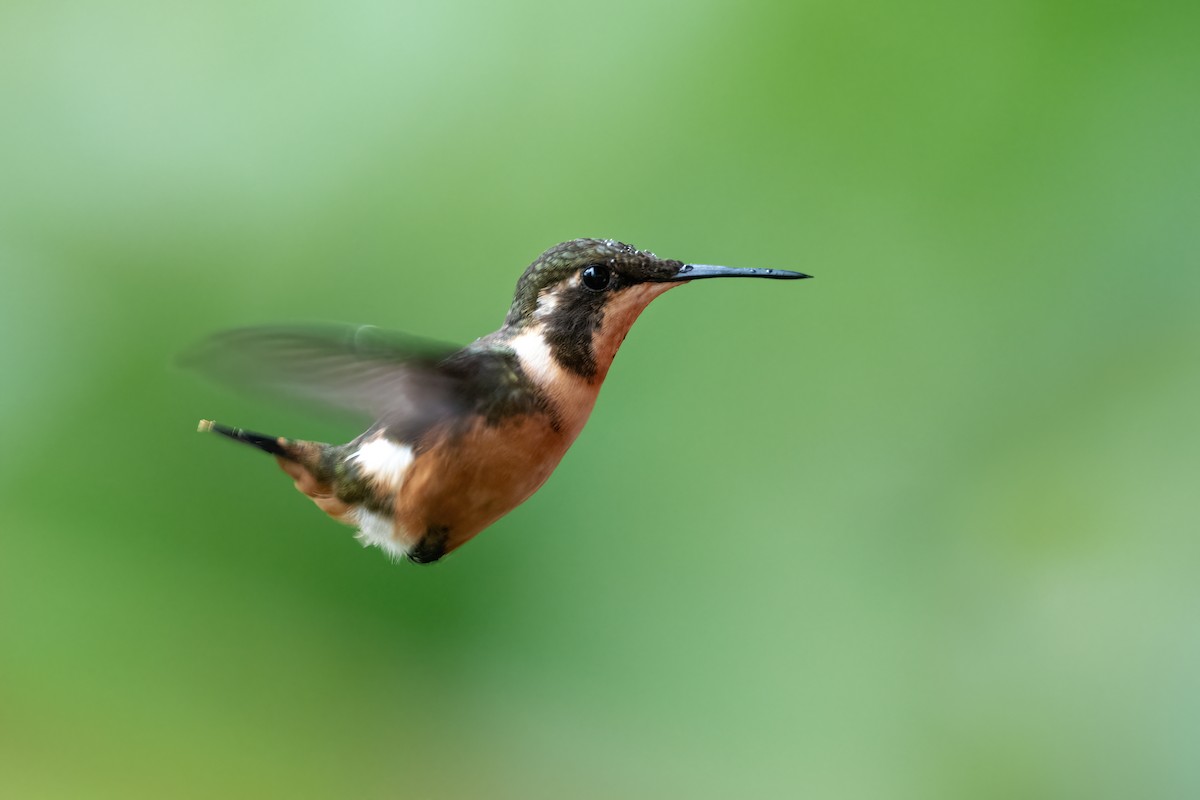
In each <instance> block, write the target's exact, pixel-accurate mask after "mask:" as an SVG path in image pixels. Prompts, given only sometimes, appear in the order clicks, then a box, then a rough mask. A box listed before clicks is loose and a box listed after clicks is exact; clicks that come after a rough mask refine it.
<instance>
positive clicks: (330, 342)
mask: <svg viewBox="0 0 1200 800" xmlns="http://www.w3.org/2000/svg"><path fill="white" fill-rule="evenodd" d="M456 350H457V348H455V347H454V346H453V345H447V344H441V343H438V342H431V341H427V340H424V339H418V338H416V337H410V336H406V335H404V334H401V333H395V332H392V331H385V330H383V329H381V328H376V327H375V326H373V325H358V326H356V325H333V324H330V325H296V326H263V327H253V328H237V329H234V330H230V331H224V332H222V333H218V334H216V335H214V336H212V337H210V338H208V339H206V340H205V341H203V342H201V343H200V344H198V345H196V346H195V347H193V348H191V349H190V350H188V351H187V352H185V353H184V354H183V355H182V356H181V357H180V359H179V361H180V364H181V365H182V366H185V367H188V368H191V369H195V370H197V371H199V372H201V373H202V374H204V375H206V376H207V377H209V378H212V379H213V380H216V381H218V382H220V383H223V384H227V385H230V386H234V387H238V388H242V389H250V390H256V391H259V392H265V393H267V394H270V395H272V396H274V397H277V398H285V399H291V400H297V399H298V400H306V401H310V402H316V403H318V404H320V405H323V406H329V407H333V408H339V409H345V410H349V411H354V412H359V413H362V414H366V415H369V416H370V417H371V418H372V419H373V420H381V421H385V422H387V423H389V424H393V425H397V426H400V427H404V428H408V427H414V426H415V427H421V426H422V425H423V424H428V423H431V422H433V421H434V420H436V419H438V418H441V417H442V416H444V415H446V414H448V413H453V412H454V411H455V410H456V409H457V408H459V407H460V406H461V404H462V399H461V398H460V397H459V394H460V387H459V383H460V379H459V378H457V377H455V376H453V375H450V374H448V373H446V372H445V371H444V370H442V369H441V368H440V367H439V365H440V364H441V363H442V362H443V361H444V360H445V359H446V357H447V356H449V355H451V354H452V353H454V352H455V351H456Z"/></svg>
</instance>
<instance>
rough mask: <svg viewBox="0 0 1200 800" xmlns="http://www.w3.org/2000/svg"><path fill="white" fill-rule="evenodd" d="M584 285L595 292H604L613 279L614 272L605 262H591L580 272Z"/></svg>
mask: <svg viewBox="0 0 1200 800" xmlns="http://www.w3.org/2000/svg"><path fill="white" fill-rule="evenodd" d="M579 277H580V278H581V279H582V280H583V285H584V286H586V287H587V288H588V289H591V290H592V291H593V292H603V291H604V290H605V289H607V288H608V284H609V282H610V281H611V280H612V272H611V271H610V270H609V268H608V267H606V266H604V265H603V264H589V265H588V266H586V267H584V268H583V271H582V272H581V273H579Z"/></svg>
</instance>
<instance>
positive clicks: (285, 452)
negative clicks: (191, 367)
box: [199, 419, 358, 525]
mask: <svg viewBox="0 0 1200 800" xmlns="http://www.w3.org/2000/svg"><path fill="white" fill-rule="evenodd" d="M199 431H200V432H201V433H207V432H209V431H211V432H212V433H219V434H221V435H222V436H224V437H226V438H229V439H233V440H234V441H235V442H241V443H242V444H248V445H250V446H251V447H255V448H257V449H259V450H262V451H264V452H267V453H270V454H271V455H273V456H275V460H276V461H278V462H279V466H280V467H281V468H282V469H283V471H284V472H286V473H287V474H288V476H289V477H291V479H292V480H293V481H295V482H296V488H297V489H299V490H300V491H301V492H302V493H304V494H306V495H308V496H309V497H311V498H312V501H313V502H314V503H316V504H317V507H318V508H320V509H321V510H322V511H324V512H325V513H326V514H328V515H329V516H331V517H333V518H334V519H336V520H338V521H339V522H345V523H348V524H352V525H353V524H357V519H358V518H357V517H356V516H355V515H354V514H353V512H354V510H355V505H353V504H352V503H351V502H350V501H349V500H345V499H343V498H342V497H341V496H339V492H338V491H337V486H336V483H337V472H336V463H337V457H338V454H339V452H340V450H341V448H339V447H334V446H332V445H328V444H323V443H322V442H309V441H305V440H303V439H285V438H283V437H281V436H279V437H277V436H267V435H266V434H263V433H255V432H254V431H247V430H243V429H242V428H231V427H229V426H228V425H220V424H218V423H216V422H213V421H212V420H208V419H202V420H200V427H199Z"/></svg>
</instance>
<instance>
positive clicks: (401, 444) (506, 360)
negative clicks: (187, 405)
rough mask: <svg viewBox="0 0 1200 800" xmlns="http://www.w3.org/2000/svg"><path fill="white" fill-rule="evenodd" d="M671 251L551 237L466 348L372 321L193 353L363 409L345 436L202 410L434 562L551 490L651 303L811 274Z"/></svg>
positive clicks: (378, 540) (333, 501)
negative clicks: (288, 434) (695, 289)
mask: <svg viewBox="0 0 1200 800" xmlns="http://www.w3.org/2000/svg"><path fill="white" fill-rule="evenodd" d="M808 277H811V276H809V275H805V274H803V273H800V272H788V271H785V270H777V269H735V268H730V267H714V266H707V265H701V264H684V263H683V262H680V261H670V260H667V259H661V258H658V257H657V256H655V255H654V254H653V253H649V252H646V251H642V250H637V249H635V248H634V247H631V246H630V245H627V244H622V243H620V242H614V241H611V240H601V239H576V240H574V241H570V242H564V243H563V244H559V245H556V246H554V247H552V248H550V249H549V250H547V251H546V252H544V253H542V255H541V256H539V257H538V259H537V260H536V261H534V262H533V263H532V264H530V265H529V268H528V269H526V270H525V272H524V274H522V275H521V278H520V280H518V281H517V288H516V294H515V296H514V297H513V302H512V306H511V307H510V308H509V311H508V316H506V317H505V319H504V325H503V326H502V327H501V328H500V329H499V330H498V331H495V332H494V333H490V334H488V335H487V336H483V337H481V338H479V339H476V340H475V341H474V342H472V343H471V344H469V345H467V346H466V347H463V348H461V349H456V348H454V347H451V346H446V345H438V344H434V343H431V342H428V341H425V340H420V339H415V338H412V337H407V336H404V335H401V334H395V333H388V332H384V331H381V330H380V329H378V328H375V327H373V326H361V327H355V326H349V325H348V326H337V325H329V326H307V327H304V326H301V327H256V328H241V329H237V330H232V331H228V332H225V333H221V334H217V335H216V336H213V337H212V338H210V339H208V340H207V341H206V342H204V343H202V344H201V345H200V346H198V347H197V348H195V349H193V350H192V351H191V352H190V353H189V354H186V355H185V356H184V359H183V361H184V363H185V364H189V365H190V366H194V367H197V368H199V369H201V370H202V371H204V372H206V373H208V374H209V375H211V376H212V377H215V378H217V379H219V380H223V381H226V382H231V383H235V384H242V385H249V386H251V387H257V388H260V389H267V390H271V391H274V392H276V393H282V394H285V395H288V396H291V397H300V398H306V399H309V400H315V401H318V402H321V403H324V404H326V405H332V406H335V407H339V408H342V409H346V410H351V411H355V412H360V413H363V414H366V415H369V416H370V418H371V419H373V420H375V422H374V424H372V425H371V427H370V428H368V429H367V431H366V432H365V433H363V434H362V435H360V436H359V437H358V438H356V439H354V440H353V441H351V442H349V443H348V444H342V445H331V444H323V443H321V442H311V441H304V440H300V439H287V438H283V437H275V436H266V435H264V434H260V433H254V432H252V431H246V430H242V429H241V428H231V427H227V426H225V425H219V424H217V423H216V422H211V421H209V420H203V421H201V423H200V430H201V431H212V432H214V433H219V434H221V435H223V436H227V437H229V438H230V439H234V440H236V441H239V442H243V443H245V444H248V445H251V446H253V447H256V448H258V449H259V450H264V451H266V452H267V453H270V454H271V455H273V456H275V459H276V460H277V461H278V462H279V465H280V466H281V467H282V468H283V471H284V472H286V473H287V474H288V475H289V476H290V477H291V478H292V479H293V480H294V481H295V484H296V488H297V489H299V490H300V491H301V492H302V493H304V494H306V495H308V496H309V497H310V498H312V500H313V501H314V502H315V503H316V504H317V506H318V507H319V508H320V509H321V510H322V511H324V512H325V513H327V514H329V516H331V517H333V518H334V519H335V520H337V521H339V522H343V523H346V524H348V525H353V526H355V527H357V528H358V533H357V534H356V536H357V538H358V539H359V541H361V542H362V543H363V545H364V546H369V545H375V546H378V547H380V548H381V549H383V550H384V551H385V552H387V553H389V554H391V555H392V556H393V557H399V556H405V557H407V558H408V560H409V561H413V562H415V563H418V564H426V563H430V562H433V561H437V560H438V559H440V558H441V557H442V556H444V555H446V554H447V553H449V552H451V551H453V550H455V549H456V548H458V547H459V546H461V545H462V544H463V543H464V542H466V541H468V540H469V539H471V538H472V537H473V536H475V535H476V534H477V533H479V532H480V531H482V530H483V529H485V528H487V527H488V526H489V525H491V524H492V523H494V522H495V521H496V520H498V519H500V517H502V516H504V515H505V514H507V513H508V512H509V511H511V510H512V509H514V508H516V507H517V506H518V505H520V504H521V503H523V502H524V501H525V500H527V499H528V498H529V496H530V495H532V494H533V493H534V492H535V491H537V490H538V488H540V487H541V485H542V484H543V483H545V482H546V479H547V478H549V477H550V473H551V472H553V471H554V468H555V467H557V466H558V463H559V461H560V460H561V459H562V457H563V455H564V454H565V453H566V452H567V448H568V447H570V446H571V443H572V442H574V441H575V437H576V436H578V435H579V432H580V430H581V429H582V428H583V425H584V423H585V422H586V421H587V418H588V415H589V414H590V413H591V411H592V406H593V405H594V404H595V402H596V395H597V393H598V392H599V391H600V385H601V384H602V383H603V382H604V378H605V376H606V375H607V374H608V369H609V366H610V365H611V364H612V361H613V357H614V356H615V355H616V353H617V348H618V347H620V346H621V342H622V341H624V339H625V335H626V334H627V333H628V332H629V328H630V326H631V325H633V322H634V320H636V319H637V317H638V315H639V314H640V313H641V312H642V310H643V309H644V308H645V307H646V306H647V305H649V304H650V301H651V300H653V299H654V298H656V297H658V296H659V295H660V294H662V293H663V292H665V291H667V290H668V289H671V288H672V287H675V286H679V285H680V284H683V283H687V282H688V281H693V280H699V279H703V278H783V279H796V278H808Z"/></svg>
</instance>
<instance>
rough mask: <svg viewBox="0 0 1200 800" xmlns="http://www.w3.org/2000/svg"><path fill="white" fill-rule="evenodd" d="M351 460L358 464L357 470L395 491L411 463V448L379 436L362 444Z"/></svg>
mask: <svg viewBox="0 0 1200 800" xmlns="http://www.w3.org/2000/svg"><path fill="white" fill-rule="evenodd" d="M350 458H351V460H353V461H356V462H357V463H358V468H359V469H360V470H362V471H363V472H364V473H366V474H367V475H369V476H371V477H372V478H374V479H375V480H376V481H378V482H379V483H382V484H383V485H384V486H386V487H388V488H389V489H392V490H396V489H399V488H400V484H401V483H403V482H404V473H405V472H407V471H408V465H409V464H411V463H412V460H413V451H412V448H411V447H408V446H407V445H403V444H396V443H395V442H393V441H391V440H390V439H388V438H386V437H384V436H380V437H379V438H378V439H372V440H371V441H369V442H364V443H363V444H362V446H361V447H359V448H358V451H357V452H355V454H354V455H352V456H350Z"/></svg>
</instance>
